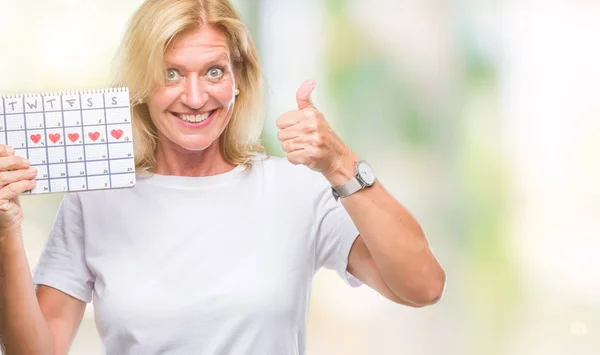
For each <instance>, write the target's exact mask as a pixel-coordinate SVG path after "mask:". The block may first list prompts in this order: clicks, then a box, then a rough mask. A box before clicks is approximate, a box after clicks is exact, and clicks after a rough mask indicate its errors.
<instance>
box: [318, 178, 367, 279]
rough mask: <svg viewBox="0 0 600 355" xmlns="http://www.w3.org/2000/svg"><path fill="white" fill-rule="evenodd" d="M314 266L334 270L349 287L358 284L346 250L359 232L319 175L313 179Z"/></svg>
mask: <svg viewBox="0 0 600 355" xmlns="http://www.w3.org/2000/svg"><path fill="white" fill-rule="evenodd" d="M316 185H317V186H316V187H317V206H316V209H315V213H316V216H315V218H316V221H315V222H316V235H315V238H316V249H317V250H316V252H317V257H316V263H317V265H316V267H317V270H318V269H319V268H321V267H325V268H327V269H331V270H335V271H337V273H338V274H339V275H340V277H341V278H342V279H343V280H344V281H346V283H348V284H349V285H350V286H352V287H358V286H360V285H362V283H361V282H360V281H359V280H358V279H357V278H356V277H354V276H353V275H352V274H350V273H349V272H348V271H346V270H347V267H348V256H349V255H350V249H351V248H352V245H353V244H354V241H356V238H357V237H358V235H359V231H358V229H357V228H356V226H355V225H354V222H353V221H352V219H351V218H350V215H349V214H348V212H347V211H346V209H345V208H344V206H343V205H342V202H341V201H336V200H335V198H334V197H333V194H332V193H331V185H330V184H329V182H328V181H327V180H326V179H325V178H324V177H323V176H322V175H320V174H319V179H317V182H316Z"/></svg>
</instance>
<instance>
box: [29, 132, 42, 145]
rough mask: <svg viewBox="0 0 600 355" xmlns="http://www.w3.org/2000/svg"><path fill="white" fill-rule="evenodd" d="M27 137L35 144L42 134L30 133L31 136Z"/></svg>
mask: <svg viewBox="0 0 600 355" xmlns="http://www.w3.org/2000/svg"><path fill="white" fill-rule="evenodd" d="M29 138H31V140H32V141H33V143H35V144H37V143H38V142H39V141H40V140H41V139H42V135H41V134H32V135H31V136H29Z"/></svg>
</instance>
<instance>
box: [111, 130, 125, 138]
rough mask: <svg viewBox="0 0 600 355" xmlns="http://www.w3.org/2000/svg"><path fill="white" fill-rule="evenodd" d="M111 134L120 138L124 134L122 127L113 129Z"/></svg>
mask: <svg viewBox="0 0 600 355" xmlns="http://www.w3.org/2000/svg"><path fill="white" fill-rule="evenodd" d="M110 135H111V136H113V137H115V139H119V138H121V136H123V130H122V129H113V130H112V131H110Z"/></svg>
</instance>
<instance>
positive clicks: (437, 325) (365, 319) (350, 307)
mask: <svg viewBox="0 0 600 355" xmlns="http://www.w3.org/2000/svg"><path fill="white" fill-rule="evenodd" d="M140 3H141V0H118V1H117V0H104V1H81V0H78V1H76V0H47V1H44V2H40V1H34V0H20V1H16V0H0V33H1V34H2V35H1V36H0V53H1V54H0V78H2V79H1V80H0V93H4V94H10V93H19V92H29V91H32V92H38V91H58V90H67V89H78V88H95V87H102V86H105V85H106V84H107V83H108V78H109V77H108V75H109V72H110V64H111V60H112V57H113V54H114V52H115V50H116V47H117V45H118V43H119V41H120V38H121V35H122V33H123V30H124V26H125V24H126V21H127V19H128V18H129V16H130V15H131V14H132V13H133V11H134V10H135V9H136V8H137V6H139V4H140ZM234 4H235V5H236V6H237V8H238V9H239V10H240V13H241V14H242V15H243V17H244V19H245V20H246V21H247V23H248V24H249V26H250V28H251V29H252V32H253V33H254V36H255V40H256V42H257V44H258V46H259V49H260V52H261V61H262V63H263V66H264V69H265V80H266V88H265V89H266V91H265V93H266V95H265V106H266V118H267V119H266V124H265V130H264V137H263V138H264V142H265V144H266V145H267V146H268V147H269V149H270V150H271V151H272V152H273V153H274V154H275V155H283V153H282V151H281V148H280V146H279V145H278V142H277V139H276V127H275V124H274V121H275V119H276V118H277V117H278V115H280V114H282V113H284V112H286V111H288V110H291V109H294V107H295V91H296V89H297V87H298V86H299V85H300V84H301V82H302V81H303V80H305V79H314V80H316V81H317V88H316V90H315V93H314V96H313V101H314V103H315V105H316V106H317V107H318V108H319V109H320V110H321V111H322V112H323V113H324V114H325V116H326V117H327V119H328V120H329V122H330V123H331V125H332V126H333V127H334V128H335V129H336V131H337V132H338V133H339V134H340V135H341V136H342V138H343V139H344V140H345V141H346V143H347V144H348V145H350V147H351V148H352V149H353V150H354V151H355V152H357V153H358V154H359V155H360V156H362V157H363V158H365V159H367V160H369V161H370V162H371V164H372V165H373V167H374V169H375V171H376V173H377V175H378V177H379V179H380V181H382V182H383V184H384V185H385V186H386V188H387V189H388V190H389V191H390V192H392V193H393V194H394V196H396V197H397V198H398V199H399V200H400V201H401V202H402V203H403V204H404V205H405V206H407V207H408V208H409V209H410V210H411V211H412V212H413V214H414V215H415V216H416V217H417V218H418V219H419V220H420V221H421V223H422V225H423V227H424V229H425V231H426V232H427V234H428V237H429V240H430V242H431V245H432V247H433V249H434V252H435V253H436V255H437V257H438V258H439V259H440V261H441V263H442V264H443V266H444V268H445V269H446V272H447V276H448V285H447V289H446V293H445V297H444V299H443V300H442V301H441V302H439V303H438V304H436V305H435V306H432V307H427V308H423V309H411V308H408V307H403V306H398V305H395V304H393V303H391V302H390V301H387V300H386V299H384V298H383V297H381V296H379V295H377V294H376V293H375V292H374V291H372V290H370V289H368V288H367V287H365V286H363V287H361V288H358V289H351V288H349V287H347V286H346V285H345V284H343V283H342V281H341V280H339V278H338V277H337V275H335V274H334V273H333V272H329V271H322V272H319V274H318V275H317V276H316V278H315V281H314V290H313V295H312V302H311V309H310V314H309V329H308V331H309V334H308V354H309V355H321V354H347V355H359V354H360V355H366V354H447V355H450V354H456V355H459V354H460V355H463V354H473V355H475V354H486V355H496V354H498V355H500V354H511V355H513V354H514V355H517V354H518V355H521V354H522V355H526V354H527V355H530V354H531V355H533V354H546V355H553V354H556V355H558V354H560V355H563V354H597V353H599V351H600V337H599V333H600V320H599V319H600V317H599V316H600V302H599V301H598V300H599V299H600V298H599V296H600V281H598V280H600V261H599V260H600V259H599V258H598V253H599V252H600V227H599V223H598V221H599V220H600V218H599V217H600V203H599V202H598V201H600V187H599V184H598V181H600V166H599V164H598V152H599V151H600V150H599V148H600V143H599V142H600V100H599V99H598V93H599V92H600V90H599V89H600V69H599V68H600V66H599V65H598V63H600V42H599V41H598V40H597V39H596V37H597V33H599V32H600V21H598V19H599V18H600V1H598V0H586V1H577V2H575V1H555V2H539V1H533V0H523V1H519V2H516V1H508V0H505V1H491V0H480V1H467V0H456V1H441V0H437V1H436V0H430V1H423V0H404V1H397V0H370V1H358V0H303V1H291V0H286V1H282V0H237V1H234ZM60 199H61V196H60V195H48V196H27V197H25V198H23V205H24V209H25V216H26V217H25V231H26V233H25V244H26V248H27V252H28V256H29V260H30V263H31V265H32V267H33V266H34V265H35V263H36V261H37V258H38V256H39V253H40V252H41V250H42V248H43V246H44V243H45V240H46V237H47V233H48V231H49V228H50V226H51V224H52V221H53V218H54V215H55V213H56V209H57V205H58V203H59V201H60ZM91 308H92V306H90V307H88V312H87V313H86V317H85V319H84V321H83V324H82V327H81V329H80V332H79V334H78V336H77V339H76V341H75V343H74V345H73V348H72V351H71V354H82V355H83V354H86V355H87V354H99V353H100V352H101V347H100V343H99V339H98V336H97V333H96V330H95V326H94V321H93V315H92V309H91Z"/></svg>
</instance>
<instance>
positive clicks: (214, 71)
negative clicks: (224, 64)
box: [206, 67, 224, 79]
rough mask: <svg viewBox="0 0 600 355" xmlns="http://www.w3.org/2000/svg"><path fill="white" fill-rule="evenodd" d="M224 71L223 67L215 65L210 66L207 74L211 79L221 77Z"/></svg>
mask: <svg viewBox="0 0 600 355" xmlns="http://www.w3.org/2000/svg"><path fill="white" fill-rule="evenodd" d="M223 72H224V70H223V68H219V67H214V68H210V69H209V70H208V72H207V73H206V74H207V75H208V78H209V79H219V78H220V77H222V76H223Z"/></svg>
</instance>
